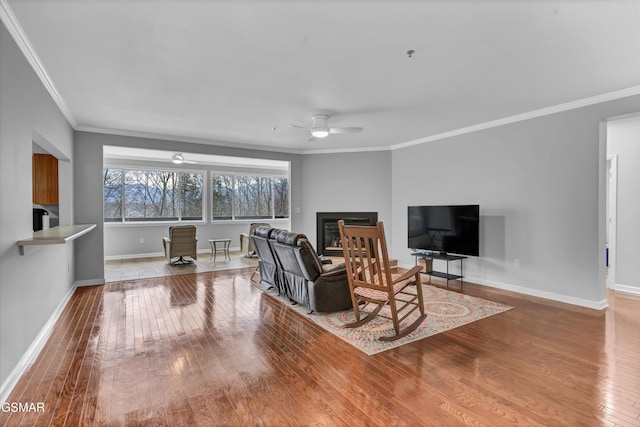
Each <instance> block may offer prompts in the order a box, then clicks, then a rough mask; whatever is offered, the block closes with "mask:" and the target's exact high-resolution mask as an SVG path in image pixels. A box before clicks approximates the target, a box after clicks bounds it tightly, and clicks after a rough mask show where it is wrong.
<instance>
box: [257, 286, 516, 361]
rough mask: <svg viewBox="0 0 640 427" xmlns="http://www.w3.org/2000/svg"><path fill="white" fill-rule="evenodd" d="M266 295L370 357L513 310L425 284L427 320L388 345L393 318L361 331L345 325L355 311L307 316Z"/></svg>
mask: <svg viewBox="0 0 640 427" xmlns="http://www.w3.org/2000/svg"><path fill="white" fill-rule="evenodd" d="M263 292H265V293H266V294H267V295H269V296H270V297H272V298H274V299H275V300H276V301H279V302H281V303H283V304H285V305H286V306H287V307H289V308H290V309H292V310H295V311H297V312H298V313H300V314H301V315H302V316H304V317H306V318H307V319H309V320H311V321H313V322H315V323H316V324H318V325H319V326H321V327H322V328H324V329H326V330H327V331H329V332H331V333H332V334H334V335H336V336H338V337H340V338H342V339H343V340H344V341H346V342H348V343H349V344H351V345H353V346H354V347H356V348H358V349H359V350H361V351H363V352H364V353H366V354H368V355H372V354H376V353H380V352H382V351H385V350H389V349H392V348H396V347H399V346H401V345H403V344H407V343H410V342H413V341H417V340H421V339H424V338H427V337H429V336H431V335H435V334H438V333H440V332H444V331H448V330H451V329H454V328H457V327H459V326H462V325H466V324H468V323H471V322H475V321H478V320H480V319H484V318H486V317H489V316H493V315H495V314H499V313H503V312H505V311H508V310H510V309H512V308H513V307H510V306H508V305H504V304H500V303H497V302H493V301H487V300H484V299H482V298H476V297H472V296H469V295H464V294H460V293H457V292H452V291H448V290H446V289H441V288H437V287H435V286H431V285H424V284H423V295H424V302H425V310H426V313H427V318H426V319H425V320H424V321H423V322H422V324H421V325H420V326H419V327H418V328H417V329H416V330H415V331H414V332H412V333H411V334H409V335H407V336H406V337H403V338H400V339H398V340H396V341H392V342H384V341H380V340H378V337H380V336H382V335H393V334H394V330H393V324H392V322H391V320H389V319H386V318H384V317H380V316H378V317H376V318H375V319H374V320H372V321H370V322H368V323H366V324H364V325H362V326H360V327H359V328H344V327H343V326H342V325H344V324H346V323H351V322H353V321H355V316H354V314H353V310H347V311H342V312H337V313H313V314H307V312H308V311H309V309H308V308H307V307H304V306H300V305H291V303H290V302H289V301H287V300H285V299H284V298H281V297H279V296H278V295H277V294H276V293H275V292H274V291H269V290H267V291H265V290H264V289H263ZM384 310H386V308H385V309H383V312H384ZM414 315H415V316H417V315H418V314H416V312H414V313H412V316H414ZM412 316H409V318H407V319H405V322H407V323H410V322H412V320H413V319H414V318H415V317H412Z"/></svg>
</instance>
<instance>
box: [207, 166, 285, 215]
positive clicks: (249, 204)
mask: <svg viewBox="0 0 640 427" xmlns="http://www.w3.org/2000/svg"><path fill="white" fill-rule="evenodd" d="M211 189H212V195H211V198H212V205H213V211H212V219H213V220H214V221H216V220H230V219H231V220H243V219H274V218H289V184H288V180H287V178H284V177H266V176H256V175H213V176H212V186H211Z"/></svg>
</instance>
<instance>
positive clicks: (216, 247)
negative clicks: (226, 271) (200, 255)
mask: <svg viewBox="0 0 640 427" xmlns="http://www.w3.org/2000/svg"><path fill="white" fill-rule="evenodd" d="M209 244H210V245H211V258H213V262H215V261H216V254H217V253H218V252H224V259H227V258H229V261H231V255H229V247H230V246H231V239H209ZM211 258H209V259H211Z"/></svg>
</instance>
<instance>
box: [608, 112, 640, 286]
mask: <svg viewBox="0 0 640 427" xmlns="http://www.w3.org/2000/svg"><path fill="white" fill-rule="evenodd" d="M607 154H609V155H617V156H618V185H617V188H618V198H617V213H618V217H617V228H618V233H617V245H616V246H617V250H616V283H615V284H614V289H622V290H626V291H630V292H636V293H640V263H639V262H638V260H639V259H640V196H639V195H640V117H634V118H629V119H626V120H617V121H611V122H609V123H608V124H607Z"/></svg>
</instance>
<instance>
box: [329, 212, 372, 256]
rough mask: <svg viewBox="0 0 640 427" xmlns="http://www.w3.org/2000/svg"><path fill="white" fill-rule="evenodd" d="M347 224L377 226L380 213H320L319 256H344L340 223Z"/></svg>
mask: <svg viewBox="0 0 640 427" xmlns="http://www.w3.org/2000/svg"><path fill="white" fill-rule="evenodd" d="M341 219H342V220H344V222H345V224H353V225H376V222H377V221H378V212H318V213H316V229H317V240H316V244H317V250H318V254H319V255H324V256H342V245H340V231H339V230H338V221H339V220H341Z"/></svg>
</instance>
